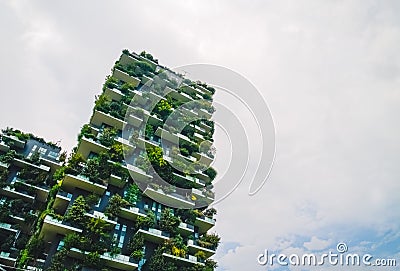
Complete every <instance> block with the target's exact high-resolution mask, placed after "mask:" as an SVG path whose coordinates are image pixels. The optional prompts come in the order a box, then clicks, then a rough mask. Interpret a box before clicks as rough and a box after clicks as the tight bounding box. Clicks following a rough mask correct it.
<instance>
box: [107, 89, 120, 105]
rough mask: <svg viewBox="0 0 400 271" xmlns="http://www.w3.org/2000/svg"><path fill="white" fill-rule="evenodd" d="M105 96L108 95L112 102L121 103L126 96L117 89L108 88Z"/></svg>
mask: <svg viewBox="0 0 400 271" xmlns="http://www.w3.org/2000/svg"><path fill="white" fill-rule="evenodd" d="M104 95H106V96H107V97H108V98H110V99H111V100H115V101H118V102H119V101H120V100H121V99H122V97H123V96H125V95H124V94H123V93H122V92H121V91H120V90H119V89H116V88H106V89H105V90H104Z"/></svg>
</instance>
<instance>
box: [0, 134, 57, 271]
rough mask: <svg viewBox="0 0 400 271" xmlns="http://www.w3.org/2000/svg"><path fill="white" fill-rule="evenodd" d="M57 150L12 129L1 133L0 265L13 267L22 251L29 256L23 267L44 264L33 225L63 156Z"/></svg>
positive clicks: (38, 217) (53, 145)
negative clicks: (36, 245) (36, 243)
mask: <svg viewBox="0 0 400 271" xmlns="http://www.w3.org/2000/svg"><path fill="white" fill-rule="evenodd" d="M60 151H61V149H60V148H59V147H58V146H56V145H55V144H53V143H47V142H45V141H44V140H43V139H41V138H38V137H35V136H34V135H32V134H26V133H23V132H20V131H18V130H14V129H11V128H7V129H5V130H3V131H2V133H1V134H0V264H1V265H4V266H16V265H17V260H18V258H20V255H22V254H24V253H25V255H27V256H29V257H30V258H28V257H26V258H25V260H24V261H25V262H24V265H25V266H26V267H30V266H37V267H38V268H42V267H43V265H44V262H45V259H46V256H47V255H46V254H45V244H44V243H41V245H40V246H38V247H35V242H37V239H36V237H37V234H38V232H37V231H36V227H35V225H36V223H38V221H40V214H42V213H43V212H44V211H45V210H46V208H47V199H48V198H49V194H50V192H51V188H52V187H53V186H54V185H55V182H54V180H53V178H52V176H53V174H54V172H55V171H56V170H57V169H58V168H60V167H61V163H62V162H61V161H60V158H61V160H63V159H65V157H64V155H61V152H60ZM29 244H31V246H30V248H28V249H27V247H28V245H29ZM36 248H37V249H36Z"/></svg>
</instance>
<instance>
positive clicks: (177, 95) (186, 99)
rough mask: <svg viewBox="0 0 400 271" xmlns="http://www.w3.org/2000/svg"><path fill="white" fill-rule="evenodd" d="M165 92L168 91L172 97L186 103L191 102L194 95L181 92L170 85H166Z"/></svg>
mask: <svg viewBox="0 0 400 271" xmlns="http://www.w3.org/2000/svg"><path fill="white" fill-rule="evenodd" d="M164 92H165V93H168V95H169V96H171V97H172V98H174V99H175V100H178V101H182V102H184V103H186V102H190V101H192V100H193V99H192V97H190V95H188V94H186V93H184V92H179V91H177V90H175V89H172V88H170V87H166V88H165V91H164Z"/></svg>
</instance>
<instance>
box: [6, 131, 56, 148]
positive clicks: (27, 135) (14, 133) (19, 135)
mask: <svg viewBox="0 0 400 271" xmlns="http://www.w3.org/2000/svg"><path fill="white" fill-rule="evenodd" d="M1 132H2V133H3V134H5V135H8V136H15V137H16V138H18V139H19V140H21V141H24V142H26V141H28V140H29V139H33V140H36V141H38V142H40V143H43V144H46V145H48V146H50V147H53V148H57V149H59V150H61V148H60V147H59V146H57V144H56V143H53V142H47V141H46V140H44V139H43V138H41V137H38V136H35V135H34V134H31V133H24V132H21V131H20V130H18V129H14V128H10V127H7V128H6V129H3V130H1ZM3 140H4V142H6V143H8V139H6V138H3Z"/></svg>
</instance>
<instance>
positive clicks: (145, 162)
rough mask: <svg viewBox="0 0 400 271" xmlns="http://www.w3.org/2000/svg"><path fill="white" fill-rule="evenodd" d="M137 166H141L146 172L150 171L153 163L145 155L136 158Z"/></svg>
mask: <svg viewBox="0 0 400 271" xmlns="http://www.w3.org/2000/svg"><path fill="white" fill-rule="evenodd" d="M135 164H136V166H137V167H138V168H140V169H141V170H143V171H144V172H146V173H149V170H150V166H151V163H150V161H149V159H148V158H147V157H144V156H142V155H141V156H139V157H138V158H137V159H136V163H135Z"/></svg>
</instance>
